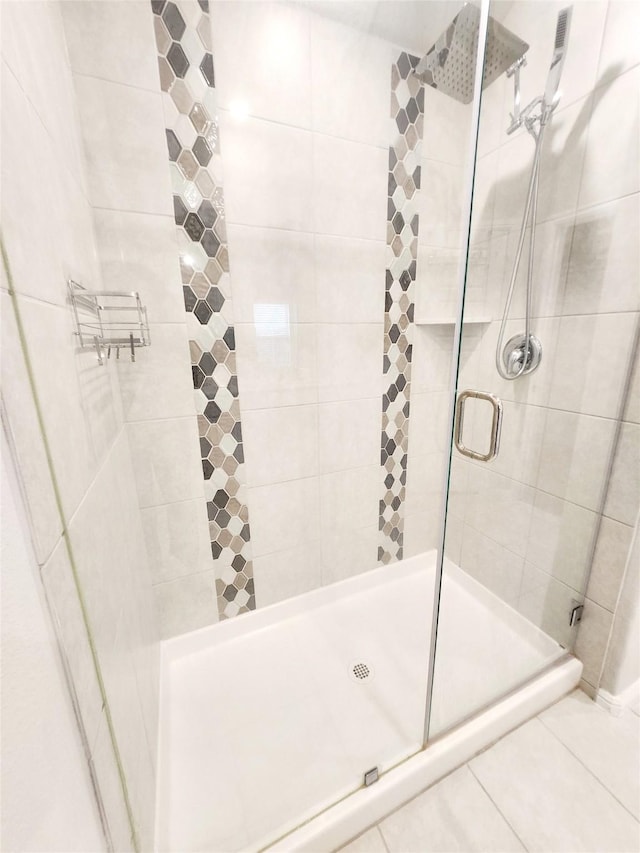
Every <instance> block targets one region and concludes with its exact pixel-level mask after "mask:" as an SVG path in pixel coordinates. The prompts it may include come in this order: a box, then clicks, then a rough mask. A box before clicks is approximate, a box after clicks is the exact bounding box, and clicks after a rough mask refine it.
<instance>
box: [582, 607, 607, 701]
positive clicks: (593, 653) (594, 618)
mask: <svg viewBox="0 0 640 853" xmlns="http://www.w3.org/2000/svg"><path fill="white" fill-rule="evenodd" d="M612 623H613V614H611V613H610V612H609V611H608V610H605V609H604V607H600V605H599V604H596V603H595V602H594V601H591V600H589V599H587V600H586V601H585V605H584V610H583V612H582V619H581V621H580V629H579V631H578V636H577V638H576V645H575V654H576V657H577V658H578V659H579V660H581V661H582V665H583V670H582V677H583V679H584V680H585V681H587V682H588V683H589V684H592V685H593V686H594V687H596V686H597V685H598V684H599V683H600V676H601V673H602V666H603V663H604V656H605V653H606V650H607V642H608V640H609V634H610V632H611V625H612Z"/></svg>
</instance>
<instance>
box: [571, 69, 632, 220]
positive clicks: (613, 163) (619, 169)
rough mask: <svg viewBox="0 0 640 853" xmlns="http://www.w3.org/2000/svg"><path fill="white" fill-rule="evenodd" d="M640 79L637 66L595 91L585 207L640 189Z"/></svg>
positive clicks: (584, 181) (582, 204) (584, 178)
mask: <svg viewBox="0 0 640 853" xmlns="http://www.w3.org/2000/svg"><path fill="white" fill-rule="evenodd" d="M639 80H640V69H638V68H635V69H632V70H631V71H627V72H626V73H625V74H623V75H622V76H621V77H618V78H616V79H615V80H613V81H612V82H610V83H606V84H605V85H604V86H601V87H600V88H599V89H596V90H595V92H594V93H593V110H592V112H591V118H590V120H589V125H588V141H587V148H586V155H585V160H584V173H583V176H582V182H581V185H580V200H579V203H580V207H581V208H584V207H589V206H590V205H592V204H598V203H600V202H603V201H609V200H611V199H615V198H620V197H621V196H625V195H630V194H631V193H634V192H638V189H640V149H639V145H640V142H639V134H638V109H639V107H638V86H639V85H640V84H639ZM621 104H624V109H621V108H620V105H621ZM612 128H615V133H612V132H611V129H612Z"/></svg>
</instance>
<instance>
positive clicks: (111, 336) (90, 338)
mask: <svg viewBox="0 0 640 853" xmlns="http://www.w3.org/2000/svg"><path fill="white" fill-rule="evenodd" d="M68 287H69V298H70V301H71V305H72V307H73V314H74V319H75V325H76V331H75V334H76V335H77V337H78V340H79V343H80V347H81V348H82V349H88V348H92V349H95V351H96V355H97V356H98V363H99V364H104V355H105V353H106V356H107V358H110V357H111V351H112V350H115V352H116V358H120V350H122V349H124V350H127V352H128V353H129V356H130V358H131V361H135V360H136V349H137V348H138V347H148V346H149V344H150V343H151V338H150V335H149V321H148V320H147V309H146V308H145V306H144V305H143V304H142V302H141V300H140V294H139V293H137V292H136V291H132V292H131V293H125V292H121V291H118V290H95V291H91V290H87V289H86V288H85V287H84V286H83V285H81V284H78V282H77V281H73V280H72V279H69V282H68Z"/></svg>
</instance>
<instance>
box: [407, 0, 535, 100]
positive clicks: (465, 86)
mask: <svg viewBox="0 0 640 853" xmlns="http://www.w3.org/2000/svg"><path fill="white" fill-rule="evenodd" d="M479 31H480V9H479V8H478V7H477V6H474V5H473V4H471V3H465V4H464V6H463V7H462V9H461V10H460V11H459V12H458V14H457V15H456V16H455V18H454V19H453V21H452V22H451V23H450V24H449V26H448V27H447V29H446V30H445V32H444V33H442V35H441V36H440V38H439V39H438V40H437V41H436V43H435V44H434V45H433V47H432V48H431V50H429V52H428V53H427V54H426V56H424V57H423V58H422V59H421V60H420V62H419V63H418V65H417V66H416V70H415V73H416V75H417V76H418V77H419V78H420V79H421V80H422V81H423V83H426V84H427V85H428V86H432V87H433V88H434V89H440V91H441V92H444V93H445V94H447V95H451V96H452V97H453V98H455V99H456V100H457V101H462V103H463V104H470V103H471V101H472V100H473V86H474V81H475V73H476V54H477V51H478V33H479ZM528 49H529V45H528V44H527V43H526V42H524V41H522V39H520V38H518V36H516V35H514V34H513V33H512V32H510V31H509V30H508V29H507V28H506V27H503V26H502V24H499V23H498V21H496V20H495V19H494V18H492V17H491V16H489V26H488V29H487V46H486V50H485V59H484V74H483V76H482V88H483V89H484V88H486V87H487V86H488V85H489V84H490V83H493V81H494V80H495V79H496V78H497V77H499V76H500V75H501V74H502V73H503V71H506V70H507V68H509V67H510V66H511V65H513V63H514V62H516V61H517V60H519V59H520V58H521V57H522V56H524V54H525V53H526V52H527V50H528Z"/></svg>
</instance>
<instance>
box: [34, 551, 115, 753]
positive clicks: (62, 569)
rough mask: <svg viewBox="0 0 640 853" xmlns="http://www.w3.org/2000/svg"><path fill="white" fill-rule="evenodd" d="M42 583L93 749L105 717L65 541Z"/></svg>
mask: <svg viewBox="0 0 640 853" xmlns="http://www.w3.org/2000/svg"><path fill="white" fill-rule="evenodd" d="M41 574H42V583H43V584H44V588H45V590H46V595H47V603H48V605H49V607H50V608H51V609H52V611H53V616H54V619H55V620H56V630H57V631H58V637H59V640H60V642H61V643H62V646H63V649H64V654H65V657H66V661H67V663H68V665H69V669H70V672H71V677H72V679H73V689H74V692H75V695H76V697H77V699H78V704H79V707H80V713H81V715H82V726H83V728H84V731H85V734H86V736H87V741H88V744H89V746H90V747H92V746H93V744H94V743H95V740H96V737H97V735H98V728H99V725H100V719H101V716H102V696H101V693H100V688H99V685H98V678H97V674H96V669H95V665H94V662H93V659H92V657H91V650H90V648H89V643H88V638H87V629H86V627H85V624H84V620H83V616H82V611H81V609H80V601H79V599H78V592H77V589H76V587H75V584H74V582H73V575H72V570H71V564H70V563H69V556H68V553H67V549H66V546H65V544H64V542H63V541H62V540H60V543H59V544H58V546H57V547H56V549H55V551H54V552H53V554H52V555H51V557H50V558H49V560H48V561H47V563H46V564H45V565H44V566H43V567H42V570H41Z"/></svg>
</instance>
